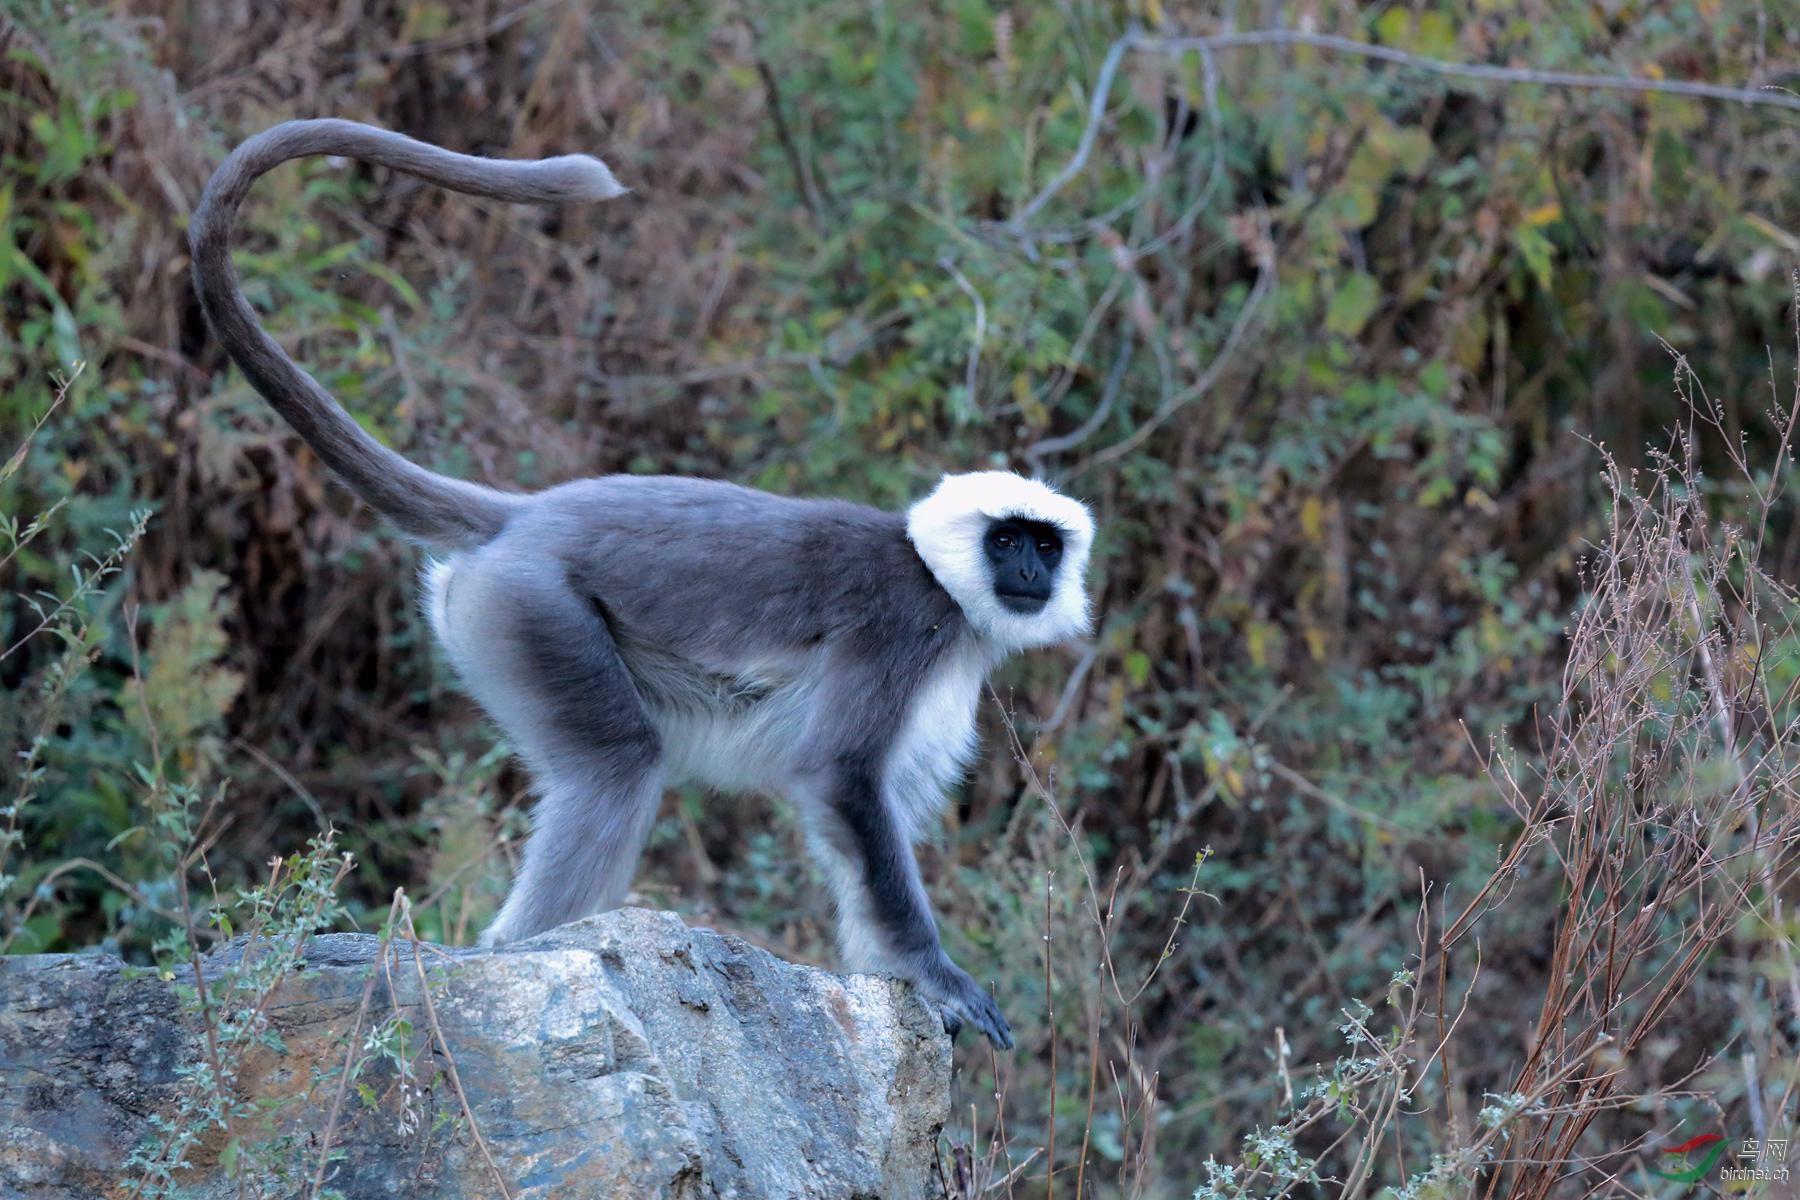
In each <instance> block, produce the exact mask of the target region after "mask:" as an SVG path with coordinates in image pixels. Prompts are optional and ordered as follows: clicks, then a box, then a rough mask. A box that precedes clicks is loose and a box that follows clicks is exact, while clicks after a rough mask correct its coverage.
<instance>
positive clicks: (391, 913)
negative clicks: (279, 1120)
mask: <svg viewBox="0 0 1800 1200" xmlns="http://www.w3.org/2000/svg"><path fill="white" fill-rule="evenodd" d="M400 895H401V891H400V889H398V888H396V889H395V890H394V898H393V900H392V901H391V902H390V903H389V904H388V915H387V921H386V922H385V923H384V924H383V925H382V929H381V941H380V943H379V944H378V945H377V946H376V947H375V962H380V961H383V960H385V959H386V958H387V956H388V955H389V954H390V953H391V952H392V947H393V941H394V924H395V921H396V920H397V919H398V916H399V912H400ZM375 979H376V971H375V963H374V962H371V963H370V964H369V978H368V979H367V980H366V981H365V982H364V983H363V993H362V1001H361V1002H360V1003H359V1004H358V1005H357V1006H356V1020H355V1021H353V1022H352V1023H351V1025H350V1035H349V1037H348V1038H347V1039H346V1041H345V1043H344V1065H343V1066H342V1067H341V1068H339V1072H338V1085H337V1091H336V1092H335V1093H334V1094H333V1095H332V1097H331V1109H330V1111H329V1112H327V1113H326V1114H325V1128H324V1130H323V1131H322V1132H321V1133H320V1134H319V1165H318V1167H317V1168H316V1169H315V1170H314V1171H313V1179H312V1200H319V1194H320V1192H321V1191H322V1190H323V1188H324V1187H325V1172H326V1171H327V1170H329V1169H330V1166H331V1143H332V1140H333V1138H334V1136H335V1135H336V1133H337V1123H338V1116H339V1115H340V1114H341V1113H342V1112H343V1111H344V1095H345V1093H347V1092H348V1091H349V1090H350V1076H351V1075H352V1074H354V1073H355V1064H356V1055H357V1052H358V1050H359V1049H360V1048H361V1047H360V1045H359V1044H358V1043H359V1040H360V1039H361V1037H362V1029H363V1022H364V1021H366V1020H367V1019H368V1016H369V1006H370V1004H371V1003H373V1001H374V998H375Z"/></svg>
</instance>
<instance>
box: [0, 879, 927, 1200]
mask: <svg viewBox="0 0 1800 1200" xmlns="http://www.w3.org/2000/svg"><path fill="white" fill-rule="evenodd" d="M377 946H378V941H377V939H376V938H374V937H372V936H369V935H364V934H331V935H325V936H321V937H317V938H315V939H313V940H312V941H311V942H310V943H309V944H308V950H307V967H306V970H304V971H302V972H298V973H295V974H293V975H290V976H289V977H287V978H285V979H284V980H282V982H281V983H280V985H279V986H278V988H277V989H276V990H275V992H274V993H273V995H272V997H271V1000H270V1003H269V1005H268V1008H267V1011H268V1013H269V1016H270V1028H271V1030H272V1031H273V1032H274V1033H275V1034H276V1035H278V1044H277V1045H272V1046H270V1047H267V1048H261V1047H259V1048H257V1049H256V1050H254V1051H253V1052H251V1053H250V1054H248V1055H246V1056H245V1057H244V1058H243V1059H242V1061H241V1069H240V1073H239V1076H238V1086H237V1094H239V1095H240V1096H246V1097H255V1098H258V1099H259V1100H263V1101H266V1107H267V1111H268V1116H267V1118H266V1119H265V1120H264V1122H263V1123H262V1124H261V1126H260V1127H257V1128H248V1127H247V1128H244V1129H241V1130H240V1129H236V1128H234V1130H233V1131H232V1132H233V1133H235V1134H237V1138H238V1141H239V1143H240V1147H241V1146H243V1145H250V1144H255V1145H257V1146H260V1147H261V1150H260V1151H258V1152H257V1153H259V1154H260V1155H261V1157H259V1158H258V1159H257V1160H256V1161H257V1163H258V1167H257V1169H258V1170H259V1171H260V1172H263V1174H262V1175H261V1176H260V1177H259V1179H258V1182H259V1184H260V1188H259V1189H258V1190H260V1192H261V1194H264V1195H269V1196H290V1195H309V1194H310V1181H311V1176H312V1173H313V1171H314V1169H315V1167H316V1165H317V1163H318V1161H319V1152H320V1144H319V1139H320V1136H321V1134H322V1132H323V1131H324V1129H325V1127H326V1125H327V1115H328V1113H329V1111H330V1109H331V1104H332V1099H333V1097H334V1095H335V1094H336V1091H337V1078H338V1072H339V1069H340V1068H341V1066H342V1063H343V1061H344V1053H345V1044H346V1039H347V1037H348V1035H349V1033H350V1030H351V1029H352V1028H353V1026H354V1025H355V1023H356V1021H357V1014H358V1009H359V1007H360V1004H361V1001H362V997H363V993H364V987H365V983H366V981H367V980H368V978H369V974H370V969H371V964H372V963H373V961H374V959H375V957H376V951H377ZM403 948H404V947H403ZM406 949H408V952H407V953H405V954H403V955H400V956H399V957H397V958H396V959H395V960H393V968H392V970H391V971H387V972H381V973H379V974H378V975H377V985H376V987H375V991H374V1001H373V1003H372V1005H371V1008H370V1013H369V1015H368V1016H367V1017H366V1018H365V1019H364V1021H363V1028H364V1030H365V1033H366V1031H367V1030H368V1029H369V1028H371V1027H373V1026H377V1025H379V1024H380V1023H381V1022H382V1020H383V1018H384V1017H387V1016H389V1015H390V1014H394V1013H398V1014H400V1015H402V1016H404V1017H405V1018H406V1019H407V1020H409V1021H410V1022H411V1023H412V1032H413V1037H412V1039H411V1041H410V1043H408V1042H406V1040H405V1039H404V1037H400V1039H399V1041H400V1043H401V1044H402V1045H403V1046H406V1045H410V1047H411V1049H410V1050H407V1051H404V1052H403V1053H401V1054H400V1055H398V1056H397V1057H400V1058H402V1059H404V1058H406V1057H408V1056H409V1055H411V1056H413V1057H414V1064H415V1065H414V1071H413V1074H414V1076H415V1078H416V1079H417V1082H418V1085H419V1086H418V1090H416V1091H415V1092H414V1093H413V1095H412V1098H411V1099H410V1100H409V1101H405V1102H404V1103H403V1097H402V1092H403V1089H402V1088H401V1086H400V1085H401V1083H402V1080H403V1075H402V1073H401V1071H400V1070H399V1068H398V1067H397V1066H396V1065H395V1062H394V1058H395V1057H396V1056H392V1055H377V1056H374V1057H373V1058H371V1059H370V1060H368V1061H367V1062H366V1063H365V1064H364V1065H363V1066H362V1067H361V1068H360V1073H359V1074H358V1075H357V1077H356V1079H357V1083H358V1084H359V1085H366V1088H367V1089H368V1090H367V1092H363V1091H361V1090H360V1089H358V1088H353V1089H352V1090H351V1091H350V1093H349V1097H348V1099H347V1101H346V1102H345V1104H344V1106H343V1110H342V1113H341V1114H340V1116H339V1118H338V1121H337V1123H336V1125H335V1127H334V1129H333V1145H334V1146H335V1147H336V1148H337V1149H339V1150H341V1151H342V1156H341V1158H339V1160H338V1161H337V1162H335V1163H334V1164H333V1166H332V1168H331V1172H330V1175H329V1178H328V1186H330V1187H333V1188H336V1189H337V1190H338V1191H339V1192H340V1193H341V1194H343V1195H344V1196H346V1197H349V1198H351V1200H362V1198H364V1197H371V1198H376V1197H379V1198H382V1200H386V1198H389V1197H428V1196H429V1197H461V1196H471V1197H473V1196H484V1197H485V1196H495V1195H498V1194H499V1189H498V1188H497V1187H496V1185H495V1181H494V1176H493V1171H492V1169H490V1168H489V1166H488V1165H487V1162H486V1160H485V1159H484V1157H483V1155H482V1153H481V1151H480V1148H479V1146H478V1145H477V1143H476V1140H475V1138H474V1137H473V1136H472V1133H471V1130H470V1129H469V1123H468V1121H467V1120H466V1119H465V1117H464V1113H463V1108H462V1104H461V1102H460V1101H459V1100H458V1099H457V1097H456V1094H455V1089H454V1086H453V1084H452V1082H451V1079H450V1077H449V1072H448V1067H449V1064H448V1063H447V1062H446V1061H445V1059H444V1057H443V1056H442V1055H439V1054H433V1053H431V1052H429V1050H427V1051H425V1052H423V1053H421V1051H420V1048H421V1047H424V1046H426V1045H427V1038H426V1033H425V1031H426V1030H427V1028H428V1026H429V1020H428V1017H427V1013H426V1010H425V1006H424V1004H423V997H422V993H421V989H420V986H419V977H418V973H417V970H416V969H415V967H414V965H413V961H412V957H411V954H410V950H409V948H406ZM241 953H242V949H241V947H238V948H235V949H227V950H224V951H221V952H219V953H218V954H216V955H214V956H213V957H212V958H210V959H209V960H207V961H208V964H209V972H208V974H209V976H210V977H211V978H214V979H216V978H218V977H219V976H220V975H221V974H222V973H223V972H224V971H225V970H227V969H228V967H229V966H230V964H231V963H232V962H233V961H234V960H233V957H232V956H233V954H241ZM424 961H425V963H426V964H427V976H428V978H429V979H430V981H431V990H430V996H431V1000H432V1003H433V1005H434V1006H435V1008H436V1014H437V1021H438V1025H439V1027H440V1028H441V1029H442V1031H443V1037H444V1041H445V1043H446V1044H447V1045H448V1047H449V1050H450V1055H451V1057H452V1058H453V1060H454V1064H455V1073H456V1078H457V1079H458V1080H460V1083H461V1086H462V1089H463V1091H464V1093H465V1094H466V1095H467V1097H468V1108H469V1111H470V1112H472V1113H473V1116H474V1128H475V1130H476V1131H479V1133H480V1136H481V1139H482V1141H483V1142H484V1143H485V1145H486V1148H487V1151H488V1153H490V1154H491V1155H492V1157H493V1159H494V1162H495V1164H496V1166H497V1168H498V1171H499V1174H500V1175H501V1176H502V1177H503V1178H504V1179H505V1181H506V1183H507V1186H508V1189H509V1190H510V1192H511V1194H512V1195H513V1196H515V1197H518V1198H520V1200H524V1198H525V1197H558V1198H561V1197H615V1196H616V1197H632V1198H634V1200H635V1198H637V1197H682V1198H687V1197H696V1198H697V1197H765V1196H766V1197H782V1198H787V1197H796V1198H797V1197H843V1198H851V1197H868V1198H877V1197H879V1198H882V1200H913V1198H915V1197H921V1196H925V1195H927V1194H936V1190H935V1189H934V1188H933V1187H932V1179H933V1174H932V1163H933V1161H934V1150H935V1146H936V1142H937V1135H938V1131H939V1129H940V1128H941V1127H942V1125H943V1121H944V1118H945V1115H946V1109H947V1105H948V1096H949V1075H950V1058H949V1042H948V1039H946V1038H945V1037H944V1034H943V1029H942V1025H941V1024H940V1023H939V1021H938V1020H937V1018H936V1017H935V1016H934V1015H933V1014H932V1013H931V1012H929V1011H928V1010H927V1008H926V1007H925V1005H924V1004H922V1003H921V1002H920V1001H919V1000H918V999H917V998H916V997H915V996H914V995H913V994H912V991H911V989H910V988H908V987H907V986H906V985H904V984H900V983H898V982H895V981H892V980H886V979H880V978H876V977H873V976H839V975H833V974H830V973H828V972H825V971H820V970H817V969H814V968H810V967H799V966H794V965H792V964H789V963H785V962H782V961H781V960H779V959H777V958H775V957H773V956H771V955H769V954H766V953H764V952H762V951H760V950H757V949H754V948H752V947H750V946H748V945H746V944H745V943H744V942H742V941H740V940H739V939H736V938H732V937H727V936H722V935H720V934H716V933H713V932H710V931H707V930H699V929H688V928H687V927H685V926H684V925H683V924H682V923H681V921H680V920H679V919H677V918H676V917H674V916H673V915H670V914H667V913H654V912H648V911H645V910H641V909H626V910H622V911H619V912H614V913H608V914H606V915H604V916H600V917H593V918H589V919H588V920H585V921H580V922H577V923H575V924H573V925H568V926H564V927H563V928H561V929H558V930H554V931H552V932H550V933H548V934H545V935H543V936H542V937H539V938H536V939H533V940H532V941H529V942H524V943H521V944H519V945H517V946H512V947H507V948H505V949H503V950H498V951H493V952H484V951H472V950H443V949H439V948H437V947H427V948H426V949H425V953H424ZM390 986H391V989H392V990H391V992H390ZM400 1032H401V1033H402V1034H403V1033H404V1032H405V1031H404V1030H401V1031H400ZM397 1036H398V1035H397ZM200 1045H201V1043H200V1040H199V1039H198V1037H197V1034H196V1030H195V1028H194V1026H193V1024H192V1023H191V1022H184V1019H183V1017H182V1013H181V1006H180V1004H179V1002H178V1000H177V997H176V996H175V994H174V991H173V989H172V988H171V986H170V985H169V984H167V983H164V982H162V981H160V980H159V979H157V978H156V977H155V976H154V975H152V974H148V973H145V972H143V971H134V970H132V969H131V968H128V967H126V966H125V965H124V964H122V963H120V962H119V961H118V960H116V959H111V958H105V957H100V956H94V955H35V956H23V957H16V958H0V1198H5V1200H12V1198H14V1197H17V1198H20V1200H25V1198H29V1200H40V1198H47V1197H58V1198H61V1197H70V1198H79V1200H93V1198H95V1197H101V1196H114V1195H124V1194H127V1192H128V1190H129V1179H128V1174H127V1172H126V1169H125V1166H124V1164H125V1161H126V1158H127V1156H128V1155H129V1154H130V1153H131V1151H132V1149H133V1147H135V1146H138V1145H140V1144H143V1143H144V1142H146V1140H153V1139H154V1137H155V1132H154V1127H153V1124H152V1119H153V1117H154V1116H155V1115H156V1114H162V1115H164V1116H169V1115H171V1114H172V1113H173V1112H174V1104H175V1103H176V1101H177V1099H178V1097H179V1095H180V1089H181V1088H182V1086H183V1085H182V1084H181V1082H180V1080H179V1078H178V1075H177V1071H178V1069H179V1068H180V1067H181V1066H182V1065H183V1064H186V1063H192V1062H195V1061H197V1060H198V1056H199V1053H200ZM367 1098H373V1099H374V1101H375V1103H374V1104H372V1105H371V1104H369V1103H368V1102H367ZM403 1113H406V1114H408V1115H409V1116H410V1117H411V1125H412V1127H411V1128H408V1129H403V1128H402V1121H401V1114H403ZM230 1140H231V1139H230V1138H229V1137H228V1135H226V1134H225V1133H223V1132H220V1133H218V1134H216V1135H214V1136H210V1137H208V1138H206V1139H204V1140H202V1142H201V1143H200V1144H199V1145H197V1146H196V1147H195V1148H194V1150H193V1151H192V1152H191V1153H190V1155H189V1162H190V1164H192V1166H191V1169H190V1170H189V1171H188V1172H187V1173H186V1174H185V1175H184V1176H183V1180H182V1182H183V1191H184V1193H185V1194H191V1195H195V1196H198V1197H202V1198H208V1200H210V1198H211V1197H225V1196H234V1197H235V1196H236V1195H238V1189H237V1186H236V1184H235V1183H234V1182H233V1181H232V1180H231V1179H230V1178H229V1174H230V1172H229V1171H227V1169H226V1167H225V1166H224V1165H222V1164H221V1156H222V1155H223V1156H224V1157H225V1158H226V1159H227V1160H228V1161H229V1160H231V1156H232V1153H233V1152H232V1151H228V1150H227V1149H226V1147H227V1143H228V1142H229V1141H230ZM237 1153H238V1155H239V1156H238V1158H237V1159H236V1161H237V1163H238V1167H239V1169H240V1170H241V1169H242V1163H243V1162H244V1161H245V1160H244V1157H243V1154H244V1153H246V1152H244V1151H242V1150H241V1148H240V1150H239V1151H238V1152H237Z"/></svg>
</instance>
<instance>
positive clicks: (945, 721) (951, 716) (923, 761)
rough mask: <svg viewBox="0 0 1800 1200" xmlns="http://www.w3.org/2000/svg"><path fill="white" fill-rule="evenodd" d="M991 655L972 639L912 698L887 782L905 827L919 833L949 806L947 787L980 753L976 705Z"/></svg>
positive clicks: (909, 830)
mask: <svg viewBox="0 0 1800 1200" xmlns="http://www.w3.org/2000/svg"><path fill="white" fill-rule="evenodd" d="M988 666H989V663H988V656H987V654H986V653H985V651H984V650H983V648H982V647H981V646H980V644H979V643H976V642H974V641H973V640H970V641H968V642H964V643H963V644H961V645H959V646H958V647H957V648H956V649H955V650H953V651H951V653H950V654H949V655H948V656H946V658H945V660H944V661H943V662H942V663H940V664H939V665H938V668H937V670H936V671H934V672H933V673H932V674H931V675H930V676H929V677H927V678H926V680H925V681H924V682H923V683H922V684H921V685H920V686H919V691H918V693H917V694H916V695H915V696H914V697H913V702H912V712H911V715H910V716H909V717H908V718H907V721H906V724H905V726H903V727H902V728H901V730H900V736H899V737H898V738H897V739H895V742H894V748H893V751H892V752H891V753H890V755H889V756H888V772H887V778H888V786H889V788H890V789H891V790H892V793H893V798H894V800H895V802H896V806H897V809H898V812H899V815H900V818H901V820H902V821H904V822H905V823H906V827H907V828H906V831H907V834H908V835H909V836H910V837H913V838H916V837H918V836H919V835H920V834H921V833H923V832H924V830H925V827H926V825H927V824H928V823H929V822H930V821H931V820H932V819H933V818H934V817H936V816H937V814H938V811H939V810H940V809H942V808H943V805H944V792H945V790H946V789H947V788H949V787H951V786H952V785H954V784H955V783H956V782H957V781H958V780H959V779H960V778H961V777H962V774H963V772H964V771H965V770H966V769H967V768H968V765H969V760H970V758H971V757H973V755H974V753H975V710H976V707H977V706H978V705H979V704H980V703H981V684H982V681H983V680H984V679H986V678H987V672H988Z"/></svg>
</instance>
